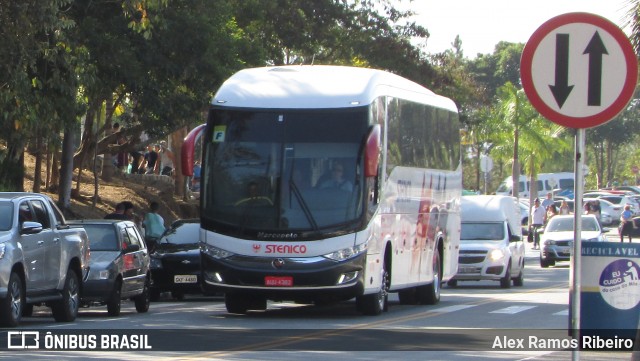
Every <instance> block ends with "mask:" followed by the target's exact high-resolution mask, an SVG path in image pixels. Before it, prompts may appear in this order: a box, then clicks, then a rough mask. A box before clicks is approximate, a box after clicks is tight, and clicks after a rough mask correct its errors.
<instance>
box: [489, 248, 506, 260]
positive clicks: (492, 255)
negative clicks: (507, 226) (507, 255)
mask: <svg viewBox="0 0 640 361" xmlns="http://www.w3.org/2000/svg"><path fill="white" fill-rule="evenodd" d="M503 257H504V252H502V250H501V249H493V250H491V252H489V259H490V260H492V261H498V260H500V259H502V258H503Z"/></svg>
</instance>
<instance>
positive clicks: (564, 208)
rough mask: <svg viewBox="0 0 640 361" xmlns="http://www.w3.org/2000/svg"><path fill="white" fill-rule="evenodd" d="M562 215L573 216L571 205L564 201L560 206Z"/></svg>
mask: <svg viewBox="0 0 640 361" xmlns="http://www.w3.org/2000/svg"><path fill="white" fill-rule="evenodd" d="M560 214H571V208H569V203H567V201H565V200H563V201H562V203H561V204H560Z"/></svg>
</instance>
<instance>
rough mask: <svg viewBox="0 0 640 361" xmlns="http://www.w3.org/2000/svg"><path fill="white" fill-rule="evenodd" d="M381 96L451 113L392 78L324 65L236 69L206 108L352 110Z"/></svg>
mask: <svg viewBox="0 0 640 361" xmlns="http://www.w3.org/2000/svg"><path fill="white" fill-rule="evenodd" d="M382 95H389V96H393V97H398V98H403V99H407V100H411V101H415V102H419V103H425V104H431V105H433V106H436V107H439V108H444V109H447V110H450V111H453V112H457V107H456V105H455V103H454V102H453V101H452V100H450V99H448V98H445V97H442V96H439V95H437V94H435V93H433V92H432V91H431V90H428V89H427V88H424V87H423V86H421V85H419V84H417V83H414V82H412V81H410V80H407V79H405V78H403V77H400V76H398V75H395V74H392V73H389V72H386V71H382V70H376V69H368V68H356V67H347V66H330V65H288V66H279V67H264V68H251V69H244V70H241V71H239V72H237V73H235V74H234V75H233V76H231V77H230V78H229V79H228V80H227V81H225V82H224V83H223V84H222V86H221V87H220V89H219V90H218V92H217V93H216V95H215V96H214V98H213V100H212V105H214V106H222V107H238V108H271V109H294V108H295V109H322V108H353V107H360V106H364V105H369V104H370V103H371V102H373V100H374V99H376V98H377V97H379V96H382Z"/></svg>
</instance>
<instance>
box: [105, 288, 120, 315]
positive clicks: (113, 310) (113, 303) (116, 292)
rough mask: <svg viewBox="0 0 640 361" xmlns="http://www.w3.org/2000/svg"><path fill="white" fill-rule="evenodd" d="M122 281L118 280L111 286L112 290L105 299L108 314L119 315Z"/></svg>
mask: <svg viewBox="0 0 640 361" xmlns="http://www.w3.org/2000/svg"><path fill="white" fill-rule="evenodd" d="M121 297H122V282H120V281H119V280H118V281H117V282H116V284H115V287H113V292H112V293H111V296H110V297H109V300H107V314H108V315H109V316H119V315H120V309H121V306H122V298H121Z"/></svg>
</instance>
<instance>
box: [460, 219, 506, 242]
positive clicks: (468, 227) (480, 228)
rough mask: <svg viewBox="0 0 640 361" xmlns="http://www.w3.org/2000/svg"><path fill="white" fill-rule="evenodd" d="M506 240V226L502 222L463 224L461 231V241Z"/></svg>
mask: <svg viewBox="0 0 640 361" xmlns="http://www.w3.org/2000/svg"><path fill="white" fill-rule="evenodd" d="M502 239H504V225H503V224H502V223H501V222H491V223H470V222H463V223H462V230H461V231H460V240H461V241H471V240H474V241H476V240H492V241H499V240H502Z"/></svg>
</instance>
